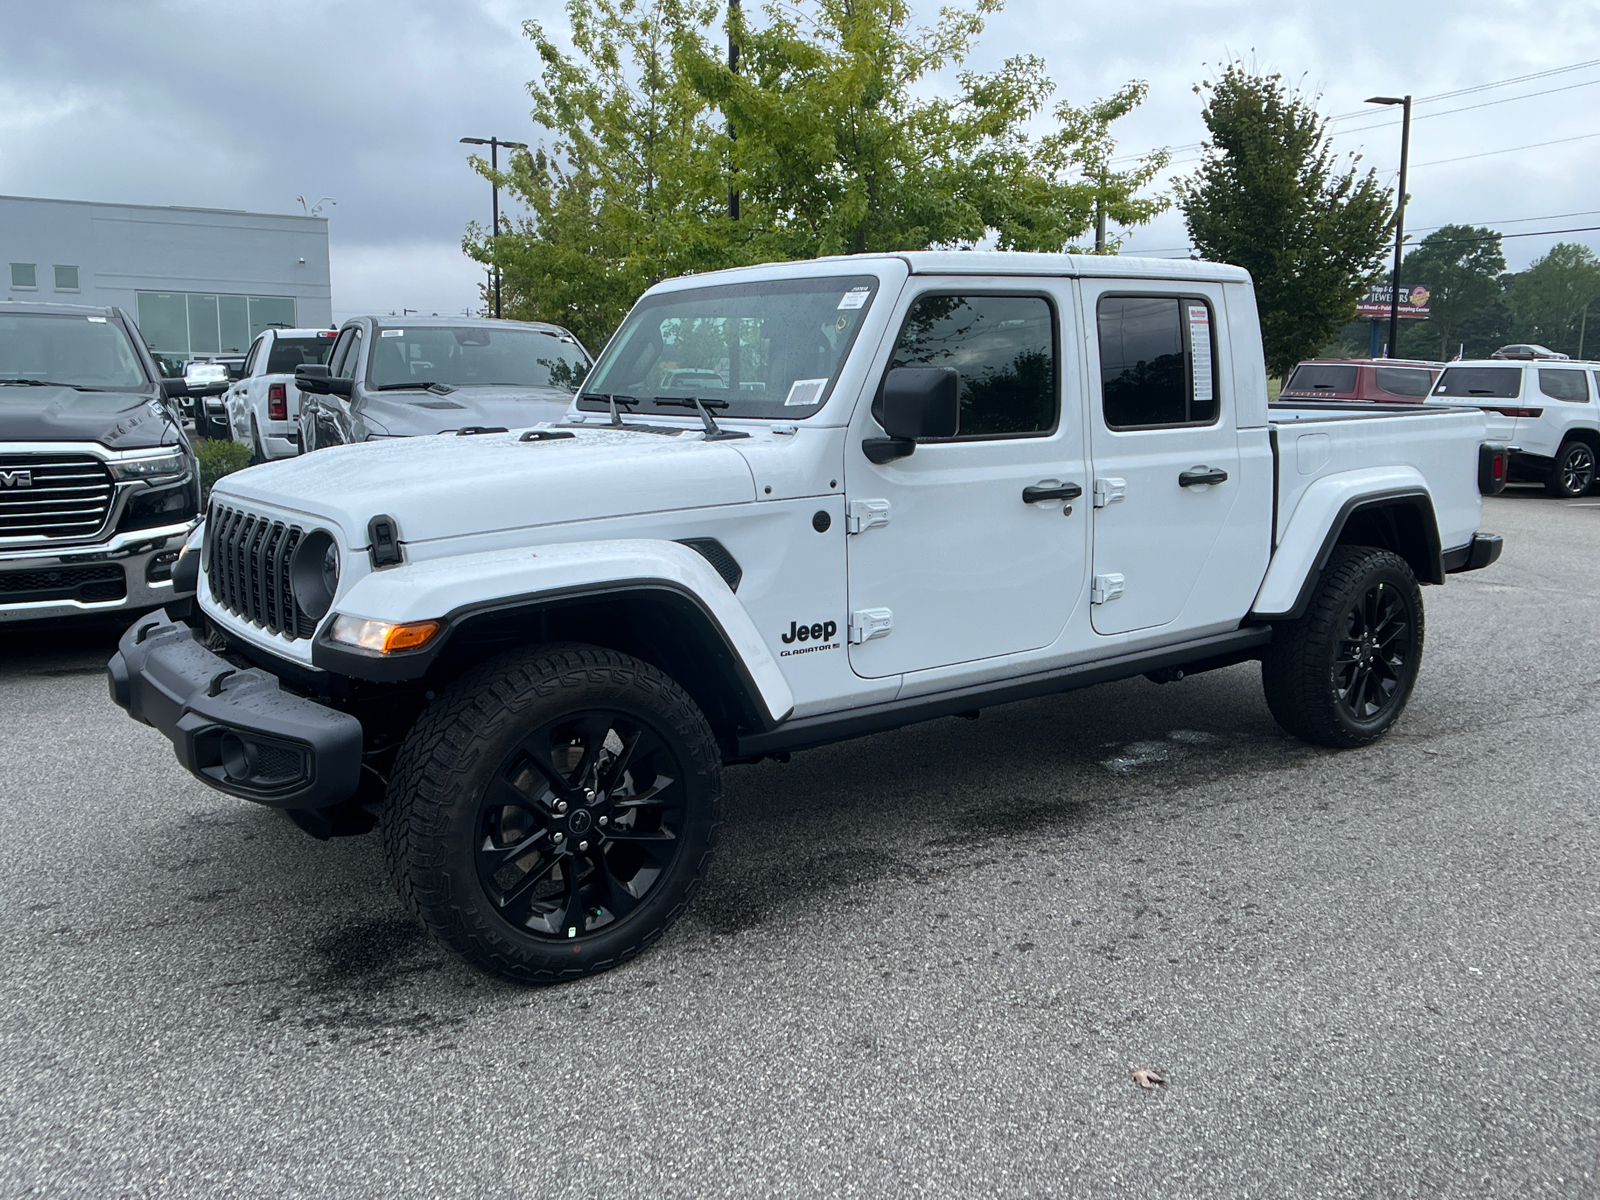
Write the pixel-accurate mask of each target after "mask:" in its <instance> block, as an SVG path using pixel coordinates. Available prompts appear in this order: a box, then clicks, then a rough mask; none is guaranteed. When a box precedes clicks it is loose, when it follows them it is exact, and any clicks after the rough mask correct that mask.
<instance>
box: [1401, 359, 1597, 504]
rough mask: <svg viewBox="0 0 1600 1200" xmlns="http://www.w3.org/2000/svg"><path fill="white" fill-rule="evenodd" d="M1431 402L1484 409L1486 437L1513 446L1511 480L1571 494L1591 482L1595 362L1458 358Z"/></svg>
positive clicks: (1594, 439)
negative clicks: (1486, 427)
mask: <svg viewBox="0 0 1600 1200" xmlns="http://www.w3.org/2000/svg"><path fill="white" fill-rule="evenodd" d="M1428 402H1429V403H1430V404H1448V405H1453V406H1454V405H1462V404H1471V405H1475V406H1477V407H1478V408H1481V409H1483V411H1484V416H1485V417H1487V418H1488V422H1489V436H1490V437H1491V438H1493V439H1495V440H1496V441H1500V442H1504V443H1505V444H1506V446H1507V447H1509V448H1510V450H1511V478H1512V479H1513V480H1515V481H1520V482H1523V483H1542V484H1544V486H1545V490H1546V491H1548V492H1549V493H1550V494H1551V495H1552V496H1562V497H1569V498H1570V497H1574V496H1582V495H1583V494H1585V493H1586V492H1588V491H1589V490H1590V489H1591V488H1592V487H1593V486H1594V482H1595V461H1596V458H1597V457H1600V363H1590V362H1569V361H1558V360H1536V361H1533V362H1513V361H1508V360H1506V359H1483V360H1479V361H1476V362H1456V363H1451V364H1450V365H1449V366H1448V367H1446V368H1445V371H1444V374H1443V375H1441V376H1440V377H1439V381H1438V382H1437V383H1436V384H1434V387H1433V394H1432V395H1431V396H1430V397H1429V398H1428Z"/></svg>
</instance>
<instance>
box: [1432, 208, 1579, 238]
mask: <svg viewBox="0 0 1600 1200" xmlns="http://www.w3.org/2000/svg"><path fill="white" fill-rule="evenodd" d="M1593 216H1600V208H1588V209H1584V211H1582V212H1569V213H1545V214H1544V216H1542V217H1506V218H1505V219H1504V220H1499V221H1451V222H1449V224H1451V225H1476V226H1478V227H1479V228H1488V227H1489V226H1491V225H1526V224H1527V223H1528V222H1529V221H1561V220H1565V219H1566V218H1567V217H1593ZM1443 228H1444V226H1443V225H1419V226H1416V227H1415V228H1413V229H1412V230H1411V232H1412V233H1428V232H1431V231H1432V230H1435V229H1443Z"/></svg>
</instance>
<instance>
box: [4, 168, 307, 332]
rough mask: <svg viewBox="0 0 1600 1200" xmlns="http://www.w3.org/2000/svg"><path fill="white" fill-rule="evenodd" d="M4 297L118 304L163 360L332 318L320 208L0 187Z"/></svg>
mask: <svg viewBox="0 0 1600 1200" xmlns="http://www.w3.org/2000/svg"><path fill="white" fill-rule="evenodd" d="M0 270H3V271H4V272H5V274H4V275H0V285H4V287H5V290H4V291H3V292H0V298H4V299H10V300H35V301H47V302H55V303H61V304H95V305H118V306H120V307H121V308H122V309H123V310H124V311H126V312H127V313H128V314H129V315H130V316H132V317H134V319H135V320H137V321H138V322H139V329H140V331H141V332H143V334H144V336H145V340H146V341H148V342H149V343H150V348H151V349H152V350H154V351H155V352H156V353H157V354H159V355H161V356H162V357H163V358H166V359H167V360H168V361H169V362H183V361H187V360H190V359H194V358H209V357H212V356H213V355H218V354H242V353H244V351H245V350H247V349H248V348H249V346H250V342H251V340H252V339H253V338H254V337H255V335H256V334H258V333H260V332H261V331H262V330H263V329H267V328H269V327H272V326H278V327H280V328H285V327H301V328H310V327H314V328H322V327H324V326H328V325H330V324H331V323H332V319H333V301H332V297H331V292H330V288H329V276H328V222H327V218H325V217H311V216H290V215H285V214H276V213H250V212H242V211H238V210H235V209H224V208H166V207H157V206H153V205H145V204H99V203H94V202H90V201H82V200H45V199H36V198H33V197H26V196H0Z"/></svg>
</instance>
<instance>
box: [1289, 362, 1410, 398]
mask: <svg viewBox="0 0 1600 1200" xmlns="http://www.w3.org/2000/svg"><path fill="white" fill-rule="evenodd" d="M1283 390H1284V391H1286V392H1353V391H1355V390H1356V369H1355V368H1354V367H1324V366H1310V367H1296V368H1295V371H1294V374H1293V375H1291V376H1289V382H1288V383H1287V384H1286V385H1284V389H1283ZM1424 390H1426V389H1424Z"/></svg>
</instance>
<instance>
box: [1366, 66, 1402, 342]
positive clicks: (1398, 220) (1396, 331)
mask: <svg viewBox="0 0 1600 1200" xmlns="http://www.w3.org/2000/svg"><path fill="white" fill-rule="evenodd" d="M1366 102H1367V103H1368V104H1398V105H1399V106H1400V111H1401V113H1402V116H1401V119H1400V191H1399V194H1398V196H1397V197H1396V200H1395V214H1394V287H1393V289H1392V290H1391V293H1390V296H1389V357H1390V358H1393V357H1394V351H1395V343H1396V342H1398V341H1399V340H1400V248H1401V246H1402V245H1403V244H1404V243H1405V240H1406V159H1407V158H1408V157H1409V156H1410V153H1411V97H1410V96H1369V97H1367V101H1366Z"/></svg>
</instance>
